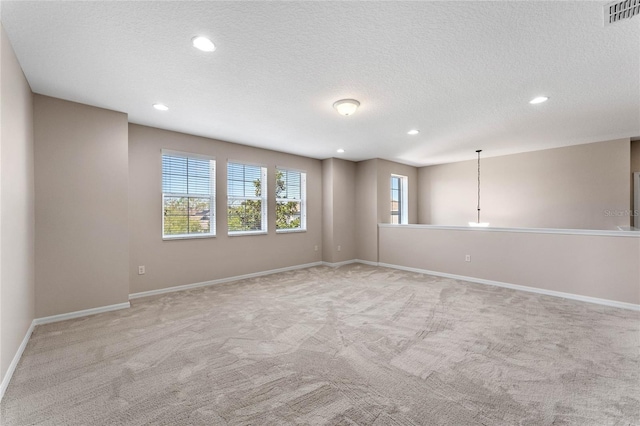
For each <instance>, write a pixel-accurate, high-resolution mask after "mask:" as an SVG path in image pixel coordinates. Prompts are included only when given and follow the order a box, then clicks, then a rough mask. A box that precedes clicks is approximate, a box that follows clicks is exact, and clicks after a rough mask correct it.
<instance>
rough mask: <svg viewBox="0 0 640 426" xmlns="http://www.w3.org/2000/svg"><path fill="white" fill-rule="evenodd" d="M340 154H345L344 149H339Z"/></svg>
mask: <svg viewBox="0 0 640 426" xmlns="http://www.w3.org/2000/svg"><path fill="white" fill-rule="evenodd" d="M336 152H337V153H338V154H343V153H344V149H342V148H338V150H337V151H336Z"/></svg>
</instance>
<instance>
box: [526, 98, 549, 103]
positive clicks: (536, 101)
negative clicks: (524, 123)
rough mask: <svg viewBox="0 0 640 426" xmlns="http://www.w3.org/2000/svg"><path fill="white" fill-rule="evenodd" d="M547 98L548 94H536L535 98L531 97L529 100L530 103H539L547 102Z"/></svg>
mask: <svg viewBox="0 0 640 426" xmlns="http://www.w3.org/2000/svg"><path fill="white" fill-rule="evenodd" d="M548 100H549V97H548V96H538V97H536V98H533V99H531V100H530V101H529V103H530V104H532V105H535V104H541V103H543V102H547V101H548Z"/></svg>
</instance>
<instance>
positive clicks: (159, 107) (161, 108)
mask: <svg viewBox="0 0 640 426" xmlns="http://www.w3.org/2000/svg"><path fill="white" fill-rule="evenodd" d="M153 107H154V108H155V109H157V110H158V111H168V110H169V107H168V106H166V105H165V104H153Z"/></svg>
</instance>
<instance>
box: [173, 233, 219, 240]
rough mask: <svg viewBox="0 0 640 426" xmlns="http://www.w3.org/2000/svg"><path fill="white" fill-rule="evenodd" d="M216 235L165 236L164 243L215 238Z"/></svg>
mask: <svg viewBox="0 0 640 426" xmlns="http://www.w3.org/2000/svg"><path fill="white" fill-rule="evenodd" d="M215 237H216V235H215V234H204V235H197V234H191V235H175V236H163V237H162V241H174V240H196V239H200V238H215Z"/></svg>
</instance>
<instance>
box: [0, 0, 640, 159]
mask: <svg viewBox="0 0 640 426" xmlns="http://www.w3.org/2000/svg"><path fill="white" fill-rule="evenodd" d="M603 4H604V3H603V2H585V1H579V2H564V1H557V2H483V1H479V2H298V3H293V2H282V3H280V2H164V1H156V2H149V1H145V2H44V1H42V2H39V1H38V2H26V1H20V2H11V1H3V2H2V4H1V5H2V11H1V12H2V16H1V18H2V24H3V26H4V27H5V30H6V32H7V34H8V35H9V38H10V40H11V42H12V44H13V47H14V49H15V50H16V54H17V56H18V59H19V61H20V63H21V65H22V67H23V69H24V72H25V74H26V77H27V79H28V81H29V83H30V84H31V87H32V89H33V91H34V92H36V93H41V94H45V95H49V96H55V97H58V98H62V99H68V100H72V101H76V102H82V103H85V104H89V105H95V106H99V107H104V108H109V109H113V110H117V111H123V112H126V113H128V114H129V121H131V122H133V123H139V124H145V125H149V126H154V127H160V128H164V129H170V130H176V131H181V132H185V133H191V134H196V135H202V136H207V137H211V138H216V139H222V140H227V141H230V142H236V143H241V144H246V145H253V146H259V147H263V148H270V149H275V150H280V151H286V152H291V153H295V154H301V155H305V156H309V157H314V158H327V157H332V156H339V157H342V158H346V159H350V160H356V161H357V160H363V159H369V158H374V157H379V158H385V159H389V160H395V161H400V162H403V163H408V164H413V165H427V164H436V163H443V162H449V161H457V160H464V159H473V158H475V156H476V154H475V150H476V149H479V148H481V149H483V150H484V151H483V155H484V156H496V155H504V154H509V153H515V152H523V151H531V150H537V149H544V148H551V147H556V146H565V145H573V144H580V143H588V142H595V141H601V140H607V139H613V138H619V137H636V136H640V18H638V17H636V18H633V19H631V20H628V21H626V22H621V23H619V24H615V25H610V26H607V27H604V26H603V24H602V22H603V17H602V5H603ZM195 35H207V36H209V37H210V38H211V39H212V40H213V41H214V43H215V44H216V46H217V50H216V51H215V52H213V53H208V54H207V53H203V52H200V51H198V50H196V49H194V48H193V47H191V44H190V40H191V38H192V37H193V36H195ZM538 95H546V96H549V97H550V100H549V101H548V102H546V103H543V104H540V105H530V104H529V103H528V101H529V100H530V99H531V98H533V97H535V96H538ZM342 98H355V99H358V100H359V101H360V102H361V104H362V105H361V107H360V109H359V110H358V111H357V113H356V114H355V115H353V116H350V117H343V116H340V115H338V114H337V113H336V112H335V111H334V110H333V109H332V104H333V102H334V101H336V100H338V99H342ZM155 102H163V103H165V104H167V105H168V106H169V107H170V108H171V109H170V110H169V111H168V112H159V111H156V110H154V109H153V108H152V107H151V105H152V104H153V103H155ZM412 128H418V129H420V134H419V135H417V136H409V135H407V133H406V132H407V131H408V130H410V129H412ZM337 148H344V149H345V150H346V152H345V153H344V154H337V153H336V149H337Z"/></svg>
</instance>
